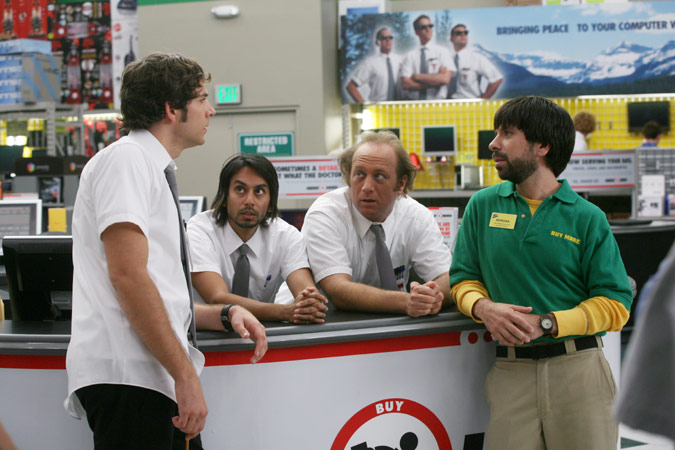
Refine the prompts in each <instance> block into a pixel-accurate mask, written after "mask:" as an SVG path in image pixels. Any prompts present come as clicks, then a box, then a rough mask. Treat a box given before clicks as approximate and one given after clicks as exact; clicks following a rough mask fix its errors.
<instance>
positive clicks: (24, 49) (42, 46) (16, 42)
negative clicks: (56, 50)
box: [0, 39, 52, 55]
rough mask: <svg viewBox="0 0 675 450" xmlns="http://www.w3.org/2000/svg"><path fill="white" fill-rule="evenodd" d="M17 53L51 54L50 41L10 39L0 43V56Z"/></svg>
mask: <svg viewBox="0 0 675 450" xmlns="http://www.w3.org/2000/svg"><path fill="white" fill-rule="evenodd" d="M17 53H44V54H47V55H50V54H51V53H52V43H51V42H50V41H44V40H38V39H11V40H9V41H0V55H13V54H17Z"/></svg>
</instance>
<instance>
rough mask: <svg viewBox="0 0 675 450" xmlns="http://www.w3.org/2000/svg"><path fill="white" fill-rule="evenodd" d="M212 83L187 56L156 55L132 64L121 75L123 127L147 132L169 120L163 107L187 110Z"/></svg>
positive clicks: (208, 76) (209, 77)
mask: <svg viewBox="0 0 675 450" xmlns="http://www.w3.org/2000/svg"><path fill="white" fill-rule="evenodd" d="M210 80H211V75H209V74H207V73H205V72H204V70H203V69H202V68H201V66H200V65H199V64H197V62H195V61H193V60H192V59H190V58H186V57H185V56H181V55H176V54H167V53H153V54H151V55H149V56H147V57H145V58H143V59H140V60H137V61H134V62H132V63H131V64H129V65H128V66H127V67H126V68H125V69H124V73H123V74H122V88H121V90H120V99H121V102H122V108H121V109H122V127H123V128H124V129H125V130H128V131H131V130H147V129H148V128H150V126H151V125H152V124H154V123H156V122H159V121H160V120H162V119H163V118H164V117H166V111H165V108H164V105H165V104H166V102H169V104H170V105H171V107H172V108H174V109H184V108H185V106H186V105H187V104H188V102H189V101H190V100H192V99H193V98H196V97H197V93H198V89H199V87H200V86H201V84H202V82H208V81H210Z"/></svg>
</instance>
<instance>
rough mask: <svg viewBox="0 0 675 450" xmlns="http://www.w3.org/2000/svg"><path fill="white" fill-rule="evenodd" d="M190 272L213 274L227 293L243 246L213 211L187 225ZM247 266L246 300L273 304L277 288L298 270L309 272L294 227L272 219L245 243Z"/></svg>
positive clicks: (229, 227)
mask: <svg viewBox="0 0 675 450" xmlns="http://www.w3.org/2000/svg"><path fill="white" fill-rule="evenodd" d="M188 236H189V238H190V254H191V256H192V272H215V273H217V274H219V275H220V276H221V277H223V280H225V283H226V284H227V286H228V289H230V291H231V290H232V277H233V276H234V265H235V263H236V260H237V258H238V257H239V251H238V250H239V247H240V246H241V244H243V243H244V242H243V241H242V240H241V238H240V237H239V235H237V233H235V231H234V230H233V229H232V227H231V226H230V224H229V223H226V224H225V226H224V227H220V226H218V225H217V224H216V220H215V217H214V216H213V210H208V211H204V212H202V213H200V214H197V215H196V216H194V217H192V219H190V221H189V222H188ZM246 245H248V247H249V251H248V253H247V255H248V260H249V263H250V270H251V272H250V278H249V285H248V296H249V298H252V299H254V300H258V301H261V302H267V303H273V302H274V300H275V296H276V294H277V291H278V290H279V286H281V284H282V283H283V282H284V281H285V280H286V278H287V277H288V276H289V275H290V274H291V273H293V272H295V271H296V270H298V269H303V268H308V267H309V263H308V262H307V253H306V252H305V243H304V242H303V240H302V235H301V234H300V232H299V231H298V230H297V228H295V227H294V226H293V225H289V224H288V223H286V222H284V221H283V220H282V219H279V218H277V219H274V220H272V221H270V222H269V224H268V225H266V226H262V225H261V226H259V227H258V229H257V230H256V232H255V234H254V235H253V236H252V237H251V239H249V240H248V241H246Z"/></svg>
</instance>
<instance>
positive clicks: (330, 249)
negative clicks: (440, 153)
mask: <svg viewBox="0 0 675 450" xmlns="http://www.w3.org/2000/svg"><path fill="white" fill-rule="evenodd" d="M372 224H373V222H371V221H369V220H368V219H366V218H365V217H363V215H361V213H359V212H358V211H357V209H356V208H355V207H354V205H353V204H352V201H351V197H350V195H349V188H347V187H343V188H340V189H336V190H334V191H332V192H328V193H326V194H324V195H322V196H321V197H319V198H318V199H317V200H316V201H315V202H314V203H313V204H312V206H311V207H310V208H309V210H308V211H307V214H306V215H305V222H304V225H303V227H302V235H303V237H304V239H305V243H306V244H307V255H308V256H309V263H310V267H311V268H312V272H313V274H314V279H315V280H316V281H317V282H319V281H321V280H323V279H324V278H326V277H328V276H330V275H334V274H336V273H344V274H347V275H350V276H351V277H352V280H353V281H354V282H356V283H362V284H367V285H370V286H375V287H379V286H380V276H379V273H378V271H377V263H376V262H375V235H374V234H373V232H372V231H371V230H370V226H371V225H372ZM382 228H383V229H384V234H385V242H386V245H387V248H388V249H389V253H390V255H391V261H392V264H393V267H394V273H395V275H396V282H397V284H398V286H399V288H400V289H402V290H403V289H404V286H406V285H407V283H408V276H409V272H410V268H411V266H412V267H414V269H415V272H416V273H417V275H419V276H420V278H422V279H423V280H425V281H430V280H434V279H436V278H437V277H438V276H440V275H442V274H444V273H447V272H448V270H449V269H450V261H451V256H450V249H448V247H447V246H446V245H445V244H443V236H442V235H441V231H440V229H439V228H438V225H437V224H436V220H435V219H434V216H433V214H432V213H431V211H429V210H428V209H427V208H426V207H424V206H423V205H421V204H419V203H418V202H417V201H415V200H413V199H412V198H410V197H399V198H398V199H397V200H396V203H395V204H394V209H393V210H392V212H391V214H389V217H387V219H386V220H385V221H384V222H382Z"/></svg>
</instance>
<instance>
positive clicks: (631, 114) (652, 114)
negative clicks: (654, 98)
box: [628, 102, 670, 133]
mask: <svg viewBox="0 0 675 450" xmlns="http://www.w3.org/2000/svg"><path fill="white" fill-rule="evenodd" d="M650 120H655V121H657V122H658V123H659V125H661V128H662V129H663V131H669V130H670V102H630V103H628V131H630V132H631V133H639V132H640V131H642V127H644V126H645V124H646V123H647V122H649V121H650Z"/></svg>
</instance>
